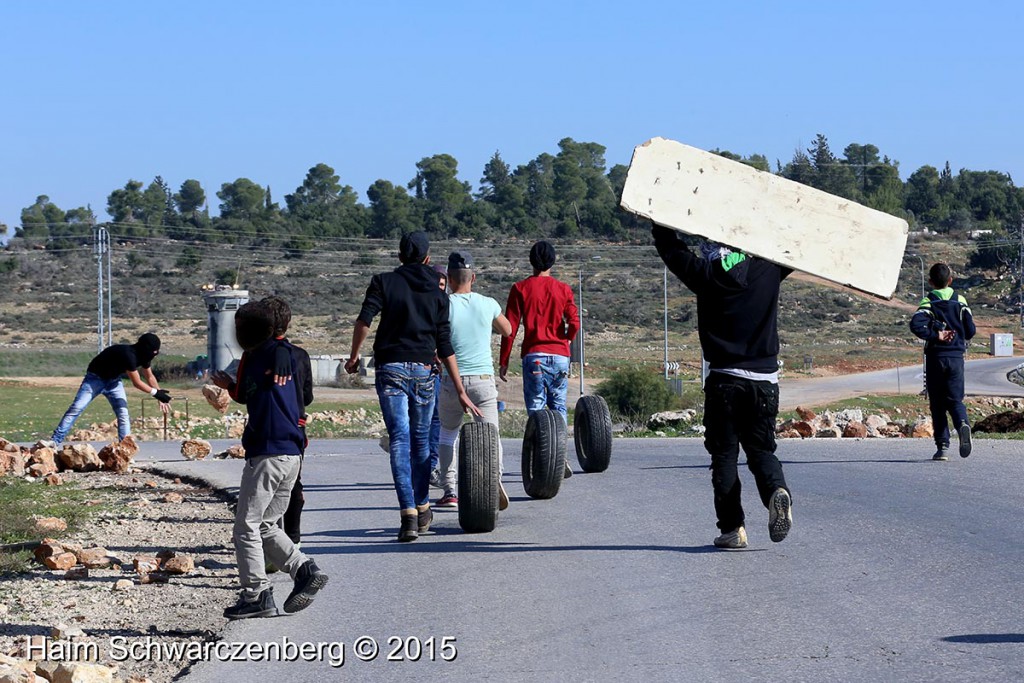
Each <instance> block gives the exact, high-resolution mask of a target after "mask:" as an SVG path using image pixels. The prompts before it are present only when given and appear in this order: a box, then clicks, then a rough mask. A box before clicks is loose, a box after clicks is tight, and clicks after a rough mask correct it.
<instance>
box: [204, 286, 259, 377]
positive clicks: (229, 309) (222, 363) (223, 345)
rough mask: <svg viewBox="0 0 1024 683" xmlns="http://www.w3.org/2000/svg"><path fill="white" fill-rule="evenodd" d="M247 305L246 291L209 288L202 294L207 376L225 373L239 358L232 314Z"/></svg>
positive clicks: (226, 287)
mask: <svg viewBox="0 0 1024 683" xmlns="http://www.w3.org/2000/svg"><path fill="white" fill-rule="evenodd" d="M248 301H249V291H248V290H245V289H235V288H233V287H231V286H229V285H216V286H208V287H207V288H204V291H203V302H204V303H205V304H206V316H207V334H208V337H207V343H206V349H207V350H206V355H207V356H208V357H209V359H210V372H216V371H218V370H227V369H228V368H229V366H230V365H231V363H232V361H237V360H238V359H239V358H241V357H242V347H240V346H239V345H238V341H237V340H236V339H235V311H237V310H238V307H239V306H241V305H242V304H244V303H247V302H248Z"/></svg>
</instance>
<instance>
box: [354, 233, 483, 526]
mask: <svg viewBox="0 0 1024 683" xmlns="http://www.w3.org/2000/svg"><path fill="white" fill-rule="evenodd" d="M429 250H430V242H429V241H428V240H427V236H426V234H425V233H422V232H414V233H412V234H409V235H406V236H404V237H402V240H401V242H400V243H399V247H398V252H399V260H400V261H401V262H402V265H401V267H399V268H397V269H395V270H394V271H392V272H390V273H381V274H379V275H374V276H373V279H371V280H370V286H369V287H367V288H366V297H365V298H364V299H363V306H362V309H361V310H360V311H359V317H358V318H357V319H356V322H355V326H354V329H353V331H352V353H351V354H350V355H349V359H348V361H347V362H346V363H345V370H346V371H347V372H348V373H349V374H351V373H354V372H356V371H357V370H358V369H359V349H360V348H361V347H362V345H363V342H365V341H366V338H367V336H368V335H369V333H370V323H372V322H373V319H374V317H375V316H376V315H377V314H378V313H379V314H380V324H379V325H378V326H377V335H376V337H375V338H374V341H373V360H374V375H375V385H376V388H377V397H378V398H379V399H380V408H381V412H383V414H384V423H385V424H386V425H387V428H388V437H389V439H390V445H389V453H390V455H391V476H392V478H393V479H394V480H395V491H396V492H397V494H398V504H399V508H400V509H401V527H400V530H399V532H398V540H399V541H403V542H405V541H415V540H416V539H417V538H418V537H419V535H420V534H421V533H423V532H425V531H427V530H428V529H429V528H430V523H431V521H432V520H433V518H434V515H433V512H432V511H431V510H430V420H431V416H432V415H433V412H434V401H435V398H436V397H435V395H434V375H433V373H432V371H431V364H432V363H433V361H434V357H435V356H436V357H438V358H440V360H441V362H442V363H444V366H445V368H446V369H447V370H448V375H449V376H450V377H451V379H452V383H453V384H454V385H455V390H456V392H457V394H458V396H459V403H461V404H462V406H463V408H465V409H466V410H469V411H471V412H473V413H474V414H476V415H479V414H480V411H479V410H477V408H476V406H474V405H473V402H472V401H470V400H469V396H467V395H466V390H465V389H464V388H463V386H462V381H461V380H460V378H459V368H458V365H457V364H456V362H455V351H454V350H453V349H452V342H451V326H450V325H449V323H448V295H447V294H445V293H444V292H443V291H441V290H440V289H439V287H438V274H437V273H436V272H435V271H434V269H433V268H431V267H430V266H429V263H430V256H429V253H428V252H429Z"/></svg>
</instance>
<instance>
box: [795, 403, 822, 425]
mask: <svg viewBox="0 0 1024 683" xmlns="http://www.w3.org/2000/svg"><path fill="white" fill-rule="evenodd" d="M796 414H797V415H799V416H800V419H801V420H803V421H804V422H811V421H812V420H813V419H814V418H816V417H817V415H816V414H815V413H814V411H813V410H811V409H810V408H804V407H803V406H797V407H796Z"/></svg>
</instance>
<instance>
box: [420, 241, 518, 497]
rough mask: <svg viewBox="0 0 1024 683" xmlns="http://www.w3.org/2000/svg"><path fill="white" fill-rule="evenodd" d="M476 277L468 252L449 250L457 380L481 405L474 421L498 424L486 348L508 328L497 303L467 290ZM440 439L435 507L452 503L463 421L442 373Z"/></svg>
mask: <svg viewBox="0 0 1024 683" xmlns="http://www.w3.org/2000/svg"><path fill="white" fill-rule="evenodd" d="M474 282H476V274H475V273H474V272H473V257H472V256H470V255H469V254H467V253H466V252H464V251H456V252H452V253H451V255H450V256H449V257H448V286H449V288H450V289H451V294H449V295H448V320H449V322H450V323H451V330H452V333H451V339H452V348H453V349H455V361H456V363H457V364H458V367H459V377H460V378H461V379H462V386H463V387H465V389H466V393H467V394H469V396H470V400H471V401H472V402H473V403H474V405H476V406H477V408H479V409H480V412H481V413H482V415H481V416H474V417H473V419H474V420H476V421H477V422H489V423H491V424H493V425H494V426H495V427H497V426H498V388H497V386H495V384H494V357H493V355H492V353H491V335H492V334H495V333H496V334H502V335H507V334H509V333H510V332H511V331H512V326H511V325H510V324H509V322H508V319H507V318H505V316H504V315H502V313H501V304H499V303H498V302H497V301H495V300H494V299H492V298H490V297H488V296H482V295H480V294H477V293H475V292H473V291H472V289H473V283H474ZM439 412H440V415H441V439H440V447H439V452H440V463H439V467H440V470H441V481H442V484H443V486H444V496H442V497H441V499H440V500H438V501H437V503H436V505H437V507H447V508H455V507H458V505H459V498H458V466H457V464H456V461H455V440H456V439H457V438H458V436H459V429H461V427H462V416H463V409H462V405H461V404H460V403H459V398H458V394H457V392H456V391H455V386H454V385H453V384H452V381H451V378H450V377H449V376H448V375H447V374H446V375H445V376H444V379H443V380H442V382H441V397H440V409H439ZM498 468H499V471H501V470H502V467H501V448H500V443H499V449H498ZM498 498H499V501H498V503H499V504H498V509H500V510H504V509H505V508H506V507H508V495H507V494H506V493H505V488H504V487H503V486H501V485H500V480H499V494H498Z"/></svg>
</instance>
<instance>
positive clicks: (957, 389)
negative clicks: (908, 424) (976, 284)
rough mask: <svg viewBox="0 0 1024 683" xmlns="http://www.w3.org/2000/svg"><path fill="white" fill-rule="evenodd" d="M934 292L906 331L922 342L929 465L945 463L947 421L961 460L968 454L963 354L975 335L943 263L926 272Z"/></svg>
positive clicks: (966, 308) (964, 301)
mask: <svg viewBox="0 0 1024 683" xmlns="http://www.w3.org/2000/svg"><path fill="white" fill-rule="evenodd" d="M928 281H929V283H930V284H931V286H932V287H934V288H935V289H933V290H932V291H931V292H929V293H928V296H926V297H925V298H924V299H922V300H921V305H920V306H918V307H917V312H916V313H914V316H913V317H912V318H911V319H910V331H911V332H913V333H914V334H915V335H917V336H918V337H920V338H921V339H924V340H925V345H924V379H925V388H926V389H927V390H928V406H929V407H930V408H931V413H932V429H933V431H934V433H935V446H936V450H935V455H933V456H932V460H948V459H949V456H948V455H947V451H948V449H949V421H948V420H947V419H946V413H949V414H950V415H952V416H953V427H954V428H955V429H956V433H957V436H959V437H960V457H961V458H966V457H967V456H969V455H970V454H971V425H970V424H968V422H967V408H966V407H965V406H964V353H965V352H966V351H967V342H968V341H970V340H971V338H972V337H974V335H975V333H976V332H977V329H976V328H975V326H974V316H973V315H972V314H971V309H970V307H969V306H968V305H967V299H965V298H963V297H962V296H960V295H959V294H957V293H956V292H954V291H953V288H952V286H951V285H952V284H953V274H952V272H950V269H949V266H947V265H946V264H945V263H936V264H935V265H933V266H932V267H931V270H929V271H928Z"/></svg>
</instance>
